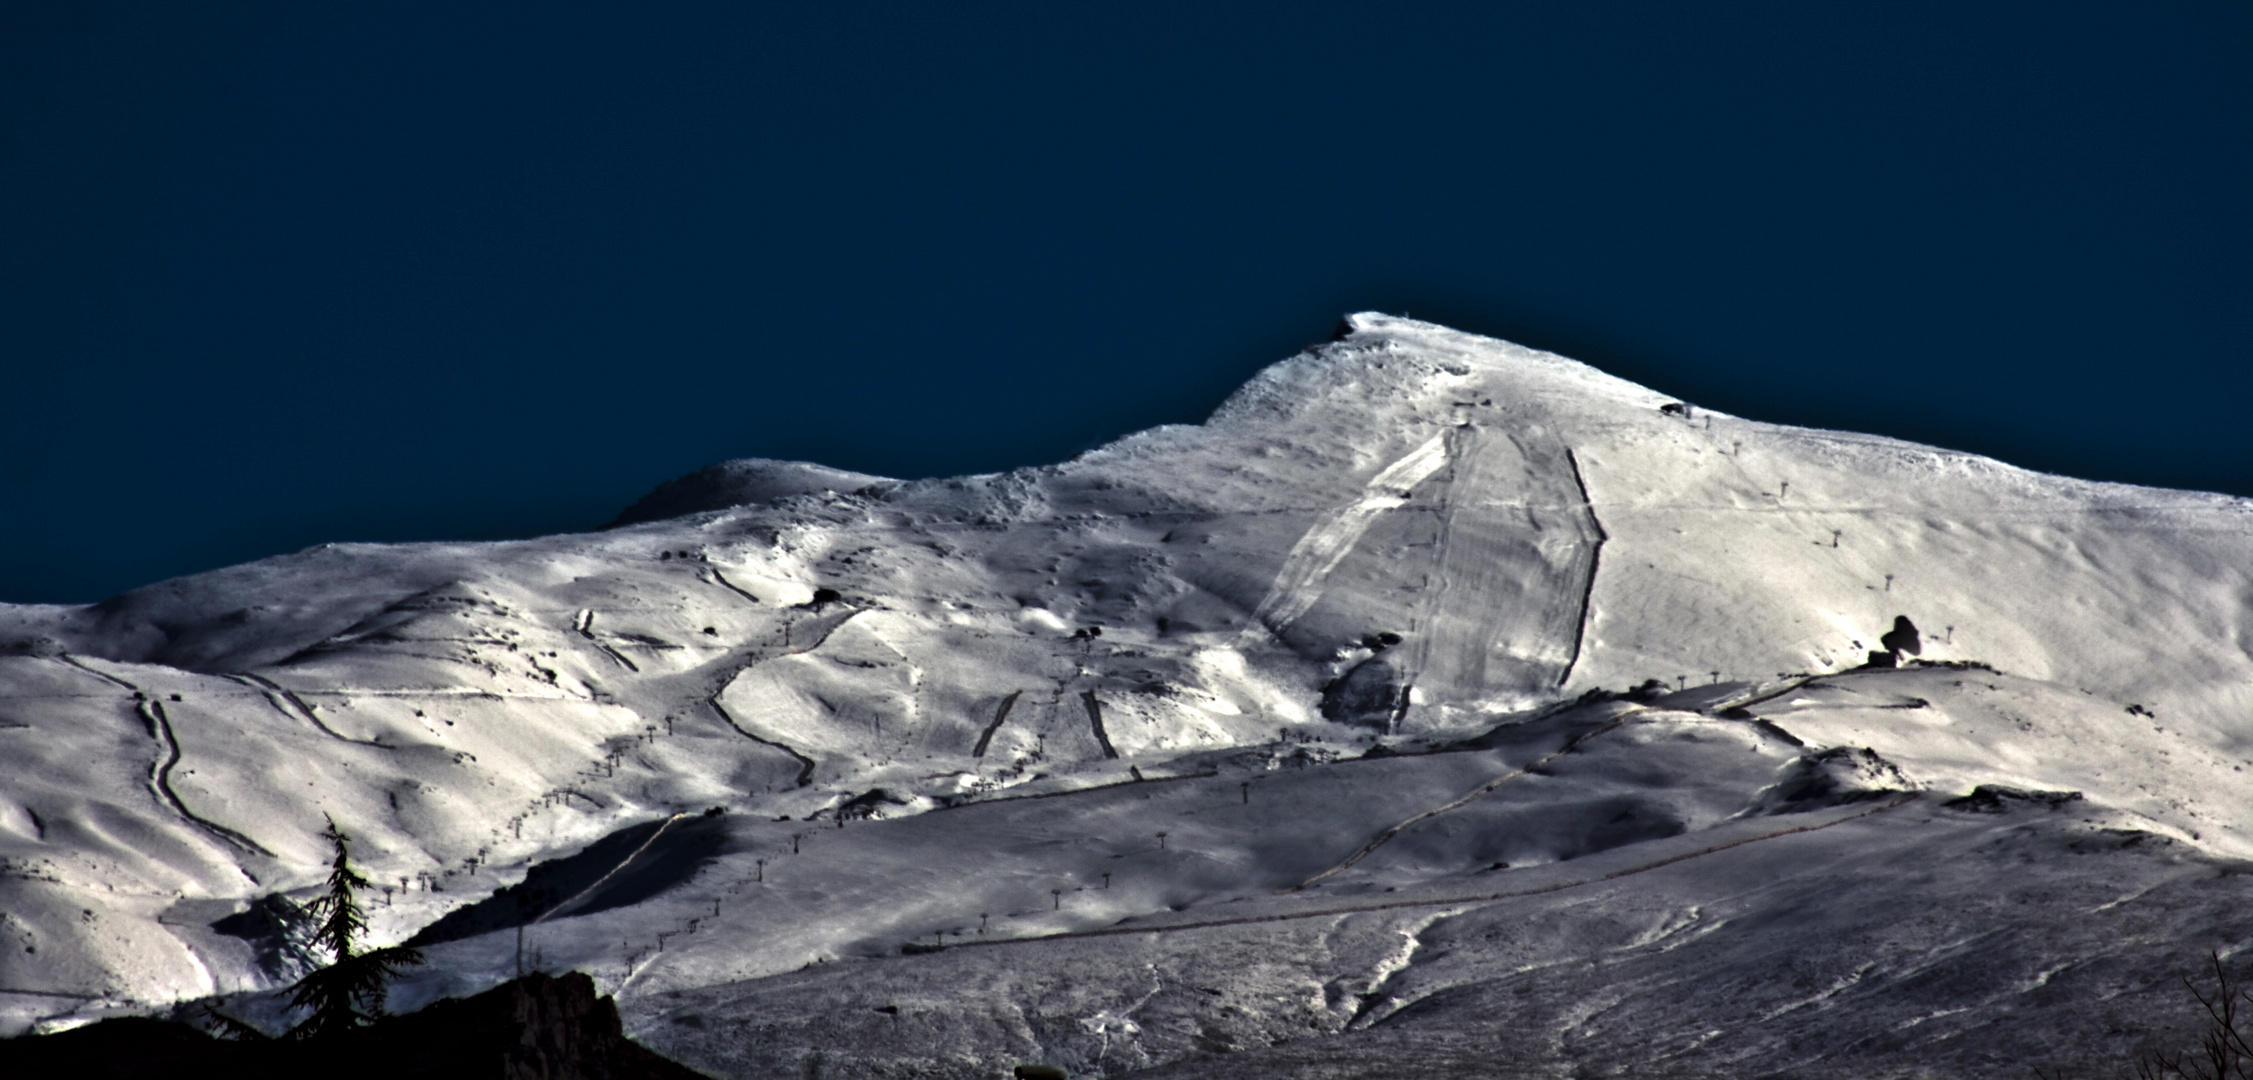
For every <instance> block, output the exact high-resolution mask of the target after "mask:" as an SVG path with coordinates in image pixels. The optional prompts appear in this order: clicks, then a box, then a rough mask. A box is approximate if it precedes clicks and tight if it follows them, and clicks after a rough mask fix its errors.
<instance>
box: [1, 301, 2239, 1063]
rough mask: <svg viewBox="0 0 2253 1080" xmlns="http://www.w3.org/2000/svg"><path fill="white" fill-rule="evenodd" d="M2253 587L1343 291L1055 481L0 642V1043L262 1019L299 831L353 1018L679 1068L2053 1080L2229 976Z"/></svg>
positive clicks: (979, 488)
mask: <svg viewBox="0 0 2253 1080" xmlns="http://www.w3.org/2000/svg"><path fill="white" fill-rule="evenodd" d="M1885 392H1896V391H1895V390H1891V389H1889V390H1886V391H1885ZM668 515H677V516H668ZM2249 614H2253V504H2248V503H2247V502H2246V501H2245V500H2240V499H2233V498H2227V497H2223V496H2218V495H2206V494H2196V493H2186V492H2174V491H2161V490H2153V489H2147V488H2136V487H2128V486H2122V485H2113V484H2099V483H2090V482H2084V481H2078V480H2071V479H2065V478H2060V477H2053V476H2045V475H2040V474H2035V473H2030V472H2026V471H2024V470H2020V469H2016V468H2013V467H2010V466H2007V465H2004V464H2001V463H1999V462H1995V461H1992V460H1989V459H1985V458H1980V457H1976V456H1972V455H1967V454H1960V453H1953V452H1949V451H1945V450H1938V449H1933V448H1930V447H1923V446H1917V445H1912V444H1908V443H1902V442H1898V441H1893V440H1888V439H1883V438H1876V437H1870V436H1861V435H1847V434H1840V433H1836V432H1827V431H1813V430H1807V429H1801V428H1791V427H1784V426H1778V425H1772V424H1764V423H1760V422H1757V421H1751V420H1745V419H1740V418H1737V417H1732V416H1727V415H1723V414H1719V413H1714V412H1711V411H1709V410H1706V409H1703V408H1699V407H1696V406H1694V405H1686V404H1682V403H1677V402H1673V401H1670V400H1669V399H1667V398H1665V397H1663V396H1662V395H1659V394H1656V393H1654V392H1652V391H1649V390H1646V389H1644V388H1642V387H1638V386H1635V385H1632V384H1629V383H1626V382H1623V381H1620V380H1618V379H1614V378H1611V377H1609V376H1606V375H1604V374H1603V373H1601V372H1598V371H1596V370H1594V369H1591V368H1589V367H1586V366H1584V365H1581V364H1578V363H1575V362H1573V361H1570V360H1566V359H1564V358H1561V357H1557V356H1554V355H1550V354H1546V353H1541V352H1536V351H1533V350H1529V349H1524V348H1521V347H1518V346H1515V345H1511V344H1508V343H1506V342H1500V341H1495V340H1492V339H1487V338H1480V337H1475V336H1472V335H1467V334H1462V333H1459V332H1456V331H1452V330H1448V329H1446V328H1443V327H1438V326H1433V325H1430V324H1425V323H1418V322H1413V321H1410V320H1406V319H1399V318H1392V317H1388V316H1382V315H1374V314H1362V315H1356V316H1352V317H1351V318H1349V319H1348V320H1347V323H1346V325H1345V326H1344V327H1343V328H1342V330H1341V333H1340V335H1339V336H1338V338H1337V340H1335V341H1333V342H1331V343H1329V344H1326V345H1322V346H1319V347H1314V348H1310V349H1309V350H1307V351H1306V352H1304V353H1302V354H1300V355H1299V356H1296V357H1293V358H1291V359H1289V360H1286V361H1283V362H1282V363H1279V364H1276V365H1274V366H1272V367H1270V368H1268V369H1267V370H1265V371H1263V372H1262V373H1260V374H1259V375H1258V376H1257V377H1256V378H1254V379H1253V380H1252V381H1251V382H1250V383H1249V384H1247V385H1246V386H1245V387H1244V388H1242V389H1241V390H1240V391H1238V392H1237V393H1236V394H1235V395H1234V396H1233V397H1231V398H1230V399H1229V400H1228V401H1227V402H1226V403H1225V404H1224V405H1223V406H1222V407H1221V408H1220V409H1219V410H1218V411H1217V412H1216V413H1215V414H1214V415H1213V417H1212V418H1211V419H1209V420H1208V421H1207V422H1205V423H1204V424H1202V425H1198V426H1194V427H1186V426H1176V427H1163V428H1157V429H1153V430H1149V431H1144V432H1140V433H1137V434H1134V435H1130V436H1128V437H1126V438H1123V439H1120V440H1118V441H1117V442H1114V443H1112V444H1110V445H1107V446H1104V447H1102V448H1100V449H1097V450H1094V451H1091V452H1089V453H1086V454H1083V455H1081V456H1080V457H1078V458H1075V459H1073V460H1072V461H1069V462H1066V463H1063V464H1059V465H1053V466H1045V467H1041V468H1033V469H1023V470H1018V471H1016V472H1011V473H1005V474H997V475H986V476H971V477H959V478H954V479H947V480H926V481H913V482H901V481H895V480H886V479H883V478H878V477H871V476H865V475H861V474H854V473H847V472H843V471H841V470H834V469H827V468H824V467H822V466H818V465H810V464H806V463H795V462H763V461H749V462H728V463H723V464H722V465H718V466H714V467H712V468H711V469H707V470H704V471H702V472H700V473H698V474H695V475H693V476H691V477H686V478H683V479H681V480H677V481H674V482H672V483H670V484H667V485H665V486H664V487H661V488H660V489H658V490H657V491H656V492H653V493H652V494H651V495H650V496H649V497H648V498H646V499H644V500H643V502H642V503H640V504H637V505H636V507H634V508H632V509H630V510H628V511H627V512H626V513H624V514H622V515H621V518H620V522H619V524H618V525H616V526H614V527H613V528H611V529H609V530H607V531H604V532H599V533H592V534H585V535H571V536H554V537H544V538H540V539H534V540H525V541H515V542H505V543H475V544H472V543H456V544H443V543H441V544H411V545H351V544H346V545H325V546H323V547H320V548H316V549H311V550H307V551H302V552H298V553H296V554H293V555H287V556H282V557H278V558H273V559H267V560H263V561H260V562H256V563H251V564H248V565H245V566H239V567H233V568H229V569H225V570H220V571H215V572H213V573H208V574H201V575H197V576H193V577H188V578H182V579H178V580H174V581H168V582H163V583H160V584H157V585H153V586H150V587H148V588H144V589H140V590H136V591H134V592H130V593H126V594H124V595H122V596H118V597H115V598H113V599H111V600H108V601H105V602H103V603H100V604H96V605H92V606H90V607H83V608H73V607H57V606H0V653H4V654H5V655H0V748H4V749H5V755H6V756H5V758H0V760H5V761H6V762H7V764H8V766H9V767H8V768H7V769H6V771H5V773H4V774H0V860H4V861H0V1031H5V1032H8V1033H13V1032H18V1031H24V1030H30V1029H37V1030H51V1029H55V1028H58V1027H64V1026H69V1025H72V1024H76V1023H81V1022H84V1021H85V1020H86V1019H89V1018H91V1017H95V1016H99V1015H105V1014H109V1013H114V1012H118V1011H144V1012H164V1011H167V1010H172V1009H175V1008H178V1007H181V1006H182V1004H183V1003H190V1004H192V1003H195V1002H199V1001H204V1000H207V999H212V998H214V996H217V997H218V998H219V999H220V1000H223V1001H225V1002H226V1003H227V1005H228V1007H229V1008H230V1009H233V1010H235V1011H237V1012H242V1013H245V1014H249V1015H263V1016H267V1017H269V1018H272V1017H275V1016H277V1015H278V1014H276V1013H274V1011H273V1010H275V1009H277V1008H278V1007H279V1006H278V1004H277V1003H276V1002H275V1000H274V998H273V995H272V994H271V993H270V991H271V990H272V989H273V988H275V987H278V986H281V985H284V984H286V983H287V982H289V981H290V980H291V979H293V978H294V977H295V976H296V975H297V974H298V973H299V972H301V971H302V970H304V967H305V965H306V964H307V963H308V962H309V960H310V958H309V954H308V953H307V952H306V950H305V948H304V945H303V941H304V935H303V932H302V927H301V926H300V925H299V922H298V921H297V915H296V910H295V902H296V901H298V900H302V899H303V898H305V897H307V896H309V895H310V894H311V890H312V888H313V886H314V885H315V883H316V882H317V881H318V880H319V877H320V875H321V872H322V870H323V868H324V860H325V854H326V852H325V850H324V849H323V847H322V845H321V841H320V840H319V837H318V834H319V832H320V830H321V828H322V826H323V824H324V815H326V816H328V817H332V818H333V819H334V820H335V821H336V822H337V823H338V824H339V825H340V826H342V827H343V828H344V830H345V831H346V832H347V833H349V834H350V835H351V836H353V837H354V838H355V839H356V841H357V846H356V848H355V855H356V857H357V858H358V859H359V860H360V861H361V862H363V863H364V864H365V865H366V866H367V867H368V868H369V869H370V871H371V873H370V876H371V877H374V878H375V879H377V880H378V882H379V883H381V884H383V885H384V886H385V888H384V891H383V894H382V895H381V896H380V897H378V898H377V899H376V904H377V907H376V910H375V912H374V915H375V934H376V936H377V937H378V938H380V939H383V940H407V939H410V938H412V939H414V940H416V941H418V942H421V943H424V944H426V945H427V946H428V951H429V953H430V956H431V958H432V963H431V964H430V965H429V966H428V967H427V968H425V969H423V970H422V971H421V972H419V973H417V974H415V975H413V976H411V977H410V978H409V980H408V981H407V982H406V983H404V984H403V985H402V986H400V987H399V989H398V990H397V991H396V992H395V995H394V1003H395V1005H397V1006H400V1007H411V1006H413V1005H415V1004H418V1003H421V1002H426V1001H430V1000H433V999H435V998H437V997H439V996H446V995H461V994H466V993H471V992H474V991H477V990H480V989H483V988H485V987H487V986H490V985H492V984H493V983H495V982H496V981H498V980H500V979H504V978H507V977H508V976H509V975H511V974H513V973H514V972H515V971H516V970H517V969H518V966H519V964H523V965H525V966H534V965H536V966H539V967H543V968H546V969H549V970H562V969H565V968H577V969H580V970H584V971H587V972H589V973H590V974H592V975H593V976H594V977H595V979H596V980H597V982H598V983H599V984H600V985H601V986H602V987H603V988H604V989H605V990H606V991H607V992H611V993H614V994H616V995H617V996H618V999H619V1003H620V1007H621V1008H622V1009H623V1010H624V1012H625V1014H626V1017H627V1023H628V1030H629V1033H631V1034H633V1035H634V1036H635V1037H636V1038H639V1039H641V1040H643V1041H644V1042H646V1043H648V1044H649V1045H651V1046H653V1047H655V1048H657V1049H659V1050H661V1051H663V1052H665V1053H667V1054H670V1055H672V1056H674V1057H676V1058H678V1059H680V1060H682V1061H684V1062H686V1063H688V1064H690V1065H692V1066H695V1067H697V1068H700V1069H703V1070H705V1071H708V1072H711V1073H713V1074H715V1075H721V1076H746V1077H752V1076H761V1077H763V1076H767V1075H779V1074H787V1075H821V1076H829V1075H838V1076H844V1075H853V1076H917V1077H956V1076H960V1077H987V1076H1000V1075H1007V1073H1008V1071H1009V1066H1010V1065H1012V1064H1015V1063H1020V1062H1033V1061H1049V1062H1055V1063H1058V1064H1062V1065H1065V1066H1067V1067H1069V1068H1070V1069H1072V1070H1073V1073H1074V1075H1117V1074H1122V1073H1125V1072H1129V1071H1134V1070H1141V1069H1147V1070H1153V1071H1152V1072H1151V1073H1150V1075H1153V1076H1175V1075H1178V1076H1183V1077H1187V1076H1192V1075H1212V1074H1213V1072H1212V1070H1213V1069H1214V1068H1216V1067H1223V1066H1217V1065H1216V1064H1215V1061H1214V1060H1213V1059H1214V1056H1215V1055H1224V1056H1225V1058H1224V1061H1225V1066H1224V1067H1225V1069H1226V1070H1227V1074H1228V1075H1234V1076H1361V1075H1378V1074H1388V1073H1392V1072H1396V1071H1398V1070H1400V1069H1403V1068H1444V1069H1449V1070H1454V1071H1456V1072H1459V1073H1463V1074H1467V1075H1492V1076H1517V1075H1525V1076H1536V1075H1538V1076H1559V1075H1591V1076H1593V1075H1611V1074H1614V1073H1617V1072H1621V1071H1627V1072H1632V1073H1634V1074H1635V1075H1681V1076H1702V1075H1717V1076H1718V1075H1728V1076H1749V1075H1769V1074H1779V1075H1781V1074H1788V1075H1792V1076H1805V1077H1817V1076H1840V1077H1846V1076H1853V1077H1878V1076H1934V1077H1952V1076H1967V1077H1968V1076H1987V1075H1994V1074H1996V1072H1997V1071H1998V1070H2016V1069H2023V1067H2024V1066H2026V1065H2029V1064H2048V1065H2066V1066H2071V1067H2074V1068H2076V1069H2081V1068H2084V1067H2090V1066H2094V1065H2101V1064H2102V1063H2105V1062H2112V1061H2118V1060H2124V1059H2126V1058H2128V1057H2130V1056H2132V1055H2133V1054H2134V1053H2136V1052H2137V1051H2138V1050H2140V1049H2141V1048H2144V1047H2146V1046H2160V1045H2170V1044H2171V1043H2170V1040H2173V1039H2176V1038H2178V1037H2179V1036H2180V1035H2181V1033H2182V1032H2183V1031H2185V1030H2188V1028H2189V1027H2190V1024H2191V1020H2192V1017H2191V1016H2190V1014H2189V1013H2187V1012H2184V1011H2183V1009H2182V1008H2181V1006H2182V1005H2183V1004H2185V1003H2188V997H2187V995H2186V994H2184V993H2183V992H2182V989H2181V986H2180V983H2179V982H2178V981H2177V977H2178V976H2180V975H2184V974H2191V973H2194V972H2195V971H2196V970H2197V969H2198V966H2199V965H2200V964H2201V963H2202V962H2204V961H2205V958H2206V956H2207V954H2208V953H2209V952H2210V951H2216V950H2218V951H2220V952H2221V953H2222V954H2223V955H2224V957H2225V958H2226V960H2227V962H2228V963H2229V964H2232V965H2235V967H2234V969H2233V970H2244V967H2245V965H2246V963H2248V955H2253V954H2247V953H2245V952H2244V950H2246V949H2247V947H2248V945H2253V923H2249V922H2248V920H2247V918H2246V910H2247V909H2246V896H2247V891H2248V888H2249V886H2253V876H2248V875H2249V874H2253V862H2249V861H2248V860H2249V859H2253V775H2249V774H2248V772H2247V771H2246V767H2247V766H2248V765H2249V764H2253V655H2249V653H2248V645H2247V640H2248V633H2249V631H2248V626H2247V622H2248V615H2249ZM1881 639H1882V640H1881ZM520 932H521V941H522V943H523V945H522V952H521V954H520V952H519V941H520ZM2193 1007H2194V1008H2195V1006H2193ZM260 1010H264V1012H261V1011H260Z"/></svg>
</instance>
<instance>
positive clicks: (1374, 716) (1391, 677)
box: [1322, 653, 1408, 731]
mask: <svg viewBox="0 0 2253 1080" xmlns="http://www.w3.org/2000/svg"><path fill="white" fill-rule="evenodd" d="M1407 694H1408V687H1407V686H1405V685H1404V684H1403V683H1402V681H1401V676H1400V669H1399V668H1397V667H1394V666H1393V665H1392V662H1391V661H1390V660H1387V659H1385V656H1384V654H1382V653H1379V654H1378V655H1376V656H1372V657H1370V658H1369V659H1367V660H1363V661H1362V662H1360V663H1358V664H1355V665H1354V666H1353V670H1351V671H1348V672H1346V673H1345V674H1344V675H1342V676H1339V677H1338V678H1337V679H1336V680H1335V681H1333V682H1331V683H1330V685H1328V686H1325V687H1323V688H1322V718H1323V719H1325V720H1328V721H1330V722H1331V723H1334V724H1354V725H1358V726H1361V727H1370V728H1376V729H1378V730H1380V731H1383V730H1389V729H1390V728H1391V727H1392V724H1393V722H1394V720H1395V719H1397V718H1398V717H1399V715H1400V711H1401V705H1402V704H1403V703H1404V700H1405V698H1406V696H1407Z"/></svg>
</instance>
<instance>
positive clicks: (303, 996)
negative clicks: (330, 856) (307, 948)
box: [289, 819, 422, 1039]
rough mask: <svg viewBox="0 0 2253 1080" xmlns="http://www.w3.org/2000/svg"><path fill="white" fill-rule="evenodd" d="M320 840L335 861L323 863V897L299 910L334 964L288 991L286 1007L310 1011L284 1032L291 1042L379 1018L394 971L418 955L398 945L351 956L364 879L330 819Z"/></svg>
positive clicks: (363, 920) (361, 920) (362, 920)
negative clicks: (314, 925)
mask: <svg viewBox="0 0 2253 1080" xmlns="http://www.w3.org/2000/svg"><path fill="white" fill-rule="evenodd" d="M321 835H323V836H325V837H327V838H328V840H329V843H330V844H332V845H334V846H335V848H336V857H335V859H334V860H332V861H331V862H330V863H329V883H328V886H329V887H328V892H326V893H324V894H322V895H321V896H319V897H317V898H315V899H314V900H313V902H312V903H309V904H307V905H305V910H306V912H307V913H308V914H310V915H312V916H313V917H314V918H316V919H319V920H320V928H319V929H318V930H315V931H314V933H313V943H314V944H316V945H319V946H320V947H322V948H324V949H327V950H328V951H329V953H330V954H331V955H333V956H334V957H335V958H336V959H335V962H334V963H331V964H330V965H329V966H327V967H325V968H322V969H320V970H319V971H315V972H313V973H312V974H310V975H307V976H305V978H303V979H301V980H299V981H298V984H297V986H296V987H295V988H293V989H292V990H291V991H290V999H289V1003H290V1006H291V1007H292V1008H299V1009H311V1010H313V1015H311V1016H309V1017H307V1018H306V1019H305V1021H304V1022H303V1023H301V1024H299V1025H297V1026H296V1027H294V1028H291V1029H290V1032H289V1037H290V1038H293V1039H311V1038H318V1037H320V1036H323V1035H333V1034H337V1033H339V1032H344V1031H349V1030H351V1029H353V1028H356V1027H359V1026H361V1025H363V1024H366V1023H368V1022H369V1021H371V1020H373V1019H375V1018H376V1017H378V1016H381V1015H383V997H384V989H385V984H387V983H389V982H390V981H391V979H392V977H393V976H395V975H397V974H399V972H401V971H403V970H405V969H407V968H409V967H413V966H414V965H416V964H419V963H422V950H420V949H410V948H407V947H405V946H400V945H394V946H392V947H390V948H385V949H371V950H369V951H367V952H359V951H357V948H358V944H359V939H360V936H361V935H362V934H364V933H365V932H366V931H367V929H368V920H367V916H366V915H365V914H363V913H362V912H361V910H360V902H359V900H358V898H357V897H355V896H354V895H353V894H354V893H356V892H358V891H359V890H361V889H365V888H367V887H368V879H366V878H364V877H361V876H360V875H359V874H358V873H357V872H356V871H354V870H353V869H352V863H351V862H350V860H349V858H348V856H347V853H346V851H345V846H344V845H345V840H346V838H345V835H344V831H343V830H342V829H339V828H337V827H336V821H335V820H334V819H331V820H330V821H329V827H328V828H327V830H325V831H324V832H322V834H321Z"/></svg>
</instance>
